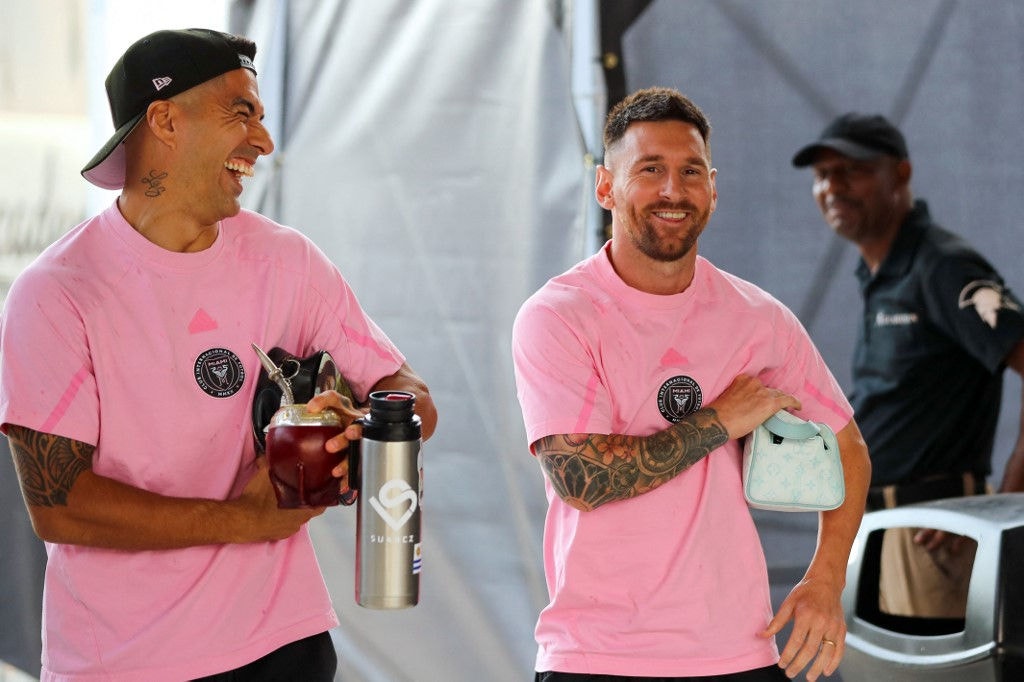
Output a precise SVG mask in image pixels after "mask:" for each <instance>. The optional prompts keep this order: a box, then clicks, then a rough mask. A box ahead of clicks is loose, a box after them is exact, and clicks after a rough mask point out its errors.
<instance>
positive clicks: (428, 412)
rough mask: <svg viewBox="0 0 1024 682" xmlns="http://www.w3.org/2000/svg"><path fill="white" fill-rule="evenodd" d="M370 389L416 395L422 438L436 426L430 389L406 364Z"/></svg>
mask: <svg viewBox="0 0 1024 682" xmlns="http://www.w3.org/2000/svg"><path fill="white" fill-rule="evenodd" d="M372 391H408V392H409V393H412V394H413V395H414V396H416V407H415V410H416V414H417V415H418V416H419V418H420V425H421V428H422V431H423V440H426V439H428V438H430V436H431V435H433V433H434V429H435V428H436V427H437V408H436V407H435V406H434V399H433V398H431V397H430V389H428V388H427V384H426V383H425V382H424V381H423V379H421V378H420V377H419V375H418V374H416V372H414V371H413V370H412V368H411V367H409V365H408V364H404V365H402V366H401V367H400V368H399V370H398V371H397V372H395V373H394V374H392V375H391V376H387V377H384V378H383V379H381V380H380V381H378V382H377V383H375V384H374V385H373V388H372V389H371V392H372Z"/></svg>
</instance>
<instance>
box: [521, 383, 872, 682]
mask: <svg viewBox="0 0 1024 682" xmlns="http://www.w3.org/2000/svg"><path fill="white" fill-rule="evenodd" d="M787 408H799V403H798V402H797V401H796V400H795V399H794V398H793V397H791V396H788V395H785V394H783V393H781V392H780V391H777V390H773V389H770V388H768V387H766V386H763V385H762V384H761V383H760V381H758V380H757V379H755V378H753V377H746V376H739V377H737V378H736V380H735V381H734V382H733V383H732V384H731V385H730V386H729V388H727V389H726V391H725V392H723V393H722V395H721V396H719V397H718V398H717V399H716V400H715V401H714V402H712V403H711V404H710V405H708V406H707V407H706V408H703V409H700V410H697V411H696V412H694V413H693V414H690V415H688V416H687V417H686V418H684V419H683V420H682V421H680V422H679V423H677V424H674V425H672V426H671V427H669V428H667V429H665V430H663V431H660V432H658V433H655V434H653V435H651V436H647V437H640V436H623V435H615V434H613V435H601V434H561V435H553V436H547V437H544V438H540V439H538V440H537V441H536V442H535V443H534V445H533V449H534V453H535V454H536V455H537V457H538V458H539V459H540V463H541V467H542V468H543V469H544V471H545V473H546V474H547V477H548V479H549V481H550V482H551V485H552V487H553V488H554V490H555V492H556V493H557V494H558V496H559V497H560V498H561V499H562V500H563V501H565V502H566V503H567V504H569V505H571V506H573V507H575V508H576V509H579V510H581V511H590V510H593V509H596V508H597V507H600V506H601V505H603V504H607V503H608V502H612V501H615V500H626V499H629V498H632V497H636V496H638V495H642V494H644V493H646V492H648V491H650V490H653V489H655V488H657V487H658V486H660V485H662V484H664V483H665V482H667V481H669V480H671V479H672V478H674V477H675V476H677V475H679V474H680V473H682V472H684V471H686V470H687V469H688V468H690V467H691V466H693V464H694V463H696V462H698V461H700V460H701V459H703V458H704V457H706V456H708V454H709V453H711V452H712V451H713V450H715V449H716V448H717V447H719V446H720V445H722V444H723V443H725V442H726V440H729V439H732V438H741V437H743V436H745V435H746V434H748V433H750V431H752V430H753V429H754V427H755V426H756V425H757V424H760V423H761V422H763V421H764V420H765V419H767V418H768V417H769V416H770V415H771V414H774V412H776V411H777V410H780V409H787ZM836 438H837V440H838V442H839V450H840V452H841V454H842V460H843V474H844V477H845V479H846V491H847V494H846V502H845V503H844V504H843V506H842V507H840V508H839V509H835V510H833V511H829V512H824V513H822V514H821V515H820V518H819V530H818V543H817V547H816V549H815V552H814V556H813V557H812V559H811V561H810V565H809V566H808V569H807V572H806V573H805V574H804V577H803V579H802V580H801V581H800V583H799V584H797V585H796V586H795V587H794V588H793V590H792V592H790V594H789V596H788V597H786V599H785V600H784V601H783V602H782V604H781V605H780V607H779V610H778V613H776V614H775V617H774V618H772V620H771V622H770V623H769V624H768V626H767V627H766V628H765V631H764V632H763V633H762V634H763V636H765V637H770V636H773V635H775V634H778V633H779V632H780V631H781V630H782V628H783V627H784V626H785V625H786V623H788V622H790V621H792V624H793V629H792V634H791V635H790V638H789V640H788V641H787V643H786V646H785V648H784V649H783V651H782V652H781V657H780V660H779V667H781V668H783V669H784V670H785V671H786V674H787V675H788V676H790V677H795V676H796V675H797V674H798V673H799V672H800V671H801V670H804V669H805V668H807V675H806V677H807V679H808V680H816V679H817V678H818V676H819V675H821V674H826V675H831V674H832V673H833V672H835V670H836V668H837V667H838V666H839V662H840V661H841V660H842V657H843V653H844V650H845V644H844V640H845V637H846V624H845V620H844V617H843V610H842V605H841V602H840V598H841V595H842V591H843V587H844V586H845V581H846V564H847V561H848V559H849V555H850V549H851V547H852V544H853V540H854V537H855V536H856V533H857V529H858V527H859V525H860V520H861V517H862V516H863V514H864V499H865V497H866V495H867V486H868V480H869V479H870V471H871V465H870V461H869V459H868V452H867V446H866V445H865V444H864V440H863V438H862V437H861V434H860V430H859V429H858V428H857V425H856V423H855V422H853V421H851V422H850V423H849V424H848V425H847V426H846V427H845V428H843V429H842V430H841V431H840V432H839V433H837V434H836ZM825 642H828V643H829V644H825ZM808 666H810V667H809V668H808Z"/></svg>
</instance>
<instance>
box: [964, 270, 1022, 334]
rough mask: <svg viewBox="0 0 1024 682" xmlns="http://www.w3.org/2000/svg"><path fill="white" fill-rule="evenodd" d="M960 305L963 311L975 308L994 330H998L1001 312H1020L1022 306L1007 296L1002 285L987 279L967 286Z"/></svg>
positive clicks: (979, 315) (978, 280) (975, 281)
mask: <svg viewBox="0 0 1024 682" xmlns="http://www.w3.org/2000/svg"><path fill="white" fill-rule="evenodd" d="M959 304H960V309H961V310H963V309H964V308H966V307H968V306H974V311H975V312H976V313H978V317H980V318H981V319H982V321H983V322H984V323H985V324H987V325H988V326H990V327H992V329H995V328H996V322H997V321H998V318H999V311H1000V310H1003V309H1004V308H1005V309H1006V310H1016V311H1018V312H1019V311H1020V306H1019V305H1017V304H1016V303H1014V302H1013V301H1012V300H1011V299H1010V297H1009V296H1007V295H1006V290H1005V289H1003V286H1002V285H1001V284H999V283H998V282H993V281H991V280H987V279H977V280H974V281H973V282H971V283H970V284H968V285H967V286H965V287H964V288H963V289H962V290H961V291H960V300H959Z"/></svg>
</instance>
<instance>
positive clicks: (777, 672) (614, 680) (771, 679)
mask: <svg viewBox="0 0 1024 682" xmlns="http://www.w3.org/2000/svg"><path fill="white" fill-rule="evenodd" d="M534 680H535V682H641V681H643V682H789V678H788V677H786V673H784V672H783V671H782V668H780V667H779V666H777V665H770V666H768V667H766V668H757V669H756V670H745V671H743V672H741V673H727V674H725V675H708V676H702V677H627V676H625V675H588V674H586V673H557V672H544V673H537V676H536V677H535V678H534Z"/></svg>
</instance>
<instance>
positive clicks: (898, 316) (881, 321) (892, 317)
mask: <svg viewBox="0 0 1024 682" xmlns="http://www.w3.org/2000/svg"><path fill="white" fill-rule="evenodd" d="M920 319H921V318H920V317H918V315H917V313H887V312H884V311H881V310H879V311H878V312H877V313H875V326H876V327H905V326H907V325H911V324H917V323H918V322H919V321H920Z"/></svg>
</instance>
